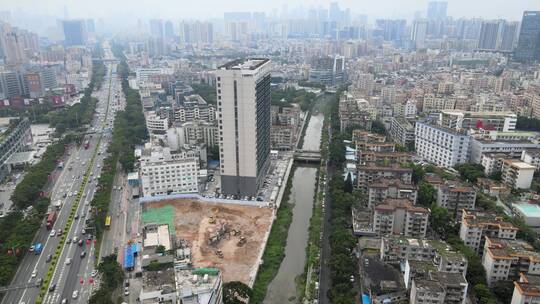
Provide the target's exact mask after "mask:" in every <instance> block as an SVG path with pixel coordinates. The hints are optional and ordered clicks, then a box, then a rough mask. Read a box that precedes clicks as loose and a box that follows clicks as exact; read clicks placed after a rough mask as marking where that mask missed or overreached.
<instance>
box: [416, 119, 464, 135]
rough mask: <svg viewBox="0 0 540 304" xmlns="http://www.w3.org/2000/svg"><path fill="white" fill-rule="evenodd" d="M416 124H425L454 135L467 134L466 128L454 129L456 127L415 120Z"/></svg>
mask: <svg viewBox="0 0 540 304" xmlns="http://www.w3.org/2000/svg"><path fill="white" fill-rule="evenodd" d="M416 125H425V126H428V127H430V128H433V129H436V130H439V131H441V132H445V133H449V134H452V135H456V136H468V135H467V130H462V129H460V130H456V129H452V128H447V127H443V126H440V125H437V124H434V123H431V122H429V121H417V122H416Z"/></svg>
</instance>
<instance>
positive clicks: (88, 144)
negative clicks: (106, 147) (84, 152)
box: [84, 139, 90, 149]
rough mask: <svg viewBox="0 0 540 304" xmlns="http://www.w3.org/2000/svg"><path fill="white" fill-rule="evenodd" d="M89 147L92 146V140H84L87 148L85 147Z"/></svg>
mask: <svg viewBox="0 0 540 304" xmlns="http://www.w3.org/2000/svg"><path fill="white" fill-rule="evenodd" d="M88 147H90V141H89V140H88V139H87V140H86V141H85V142H84V148H85V149H88Z"/></svg>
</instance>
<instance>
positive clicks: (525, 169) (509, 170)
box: [501, 159, 536, 189]
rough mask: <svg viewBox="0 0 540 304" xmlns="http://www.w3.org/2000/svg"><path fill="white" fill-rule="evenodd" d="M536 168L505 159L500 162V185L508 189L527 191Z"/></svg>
mask: <svg viewBox="0 0 540 304" xmlns="http://www.w3.org/2000/svg"><path fill="white" fill-rule="evenodd" d="M534 171H536V167H535V166H533V165H529V164H528V163H525V162H522V161H518V160H514V159H505V160H504V161H503V162H502V168H501V179H502V183H503V184H504V185H505V186H507V187H508V188H509V189H529V188H530V187H531V183H532V180H533V177H534Z"/></svg>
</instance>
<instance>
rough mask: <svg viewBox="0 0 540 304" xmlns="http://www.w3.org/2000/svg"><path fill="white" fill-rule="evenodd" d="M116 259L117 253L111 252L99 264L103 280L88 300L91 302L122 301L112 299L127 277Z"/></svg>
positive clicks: (108, 302)
mask: <svg viewBox="0 0 540 304" xmlns="http://www.w3.org/2000/svg"><path fill="white" fill-rule="evenodd" d="M116 260H117V256H116V254H111V255H109V256H106V257H104V258H103V261H102V262H101V263H100V264H99V266H98V271H99V273H100V274H101V281H102V282H101V284H99V289H97V290H95V291H94V293H92V296H91V297H90V299H89V300H88V303H89V304H114V303H120V302H118V301H113V299H112V297H113V293H114V292H115V290H117V289H118V288H119V287H122V283H123V282H124V277H125V275H124V271H123V269H122V266H121V265H120V264H118V262H117V261H116ZM120 300H121V298H120Z"/></svg>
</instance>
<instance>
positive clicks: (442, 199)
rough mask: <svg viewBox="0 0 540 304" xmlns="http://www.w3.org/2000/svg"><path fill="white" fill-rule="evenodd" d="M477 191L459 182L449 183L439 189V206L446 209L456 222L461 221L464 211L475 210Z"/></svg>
mask: <svg viewBox="0 0 540 304" xmlns="http://www.w3.org/2000/svg"><path fill="white" fill-rule="evenodd" d="M475 203H476V190H474V188H473V187H471V186H467V185H463V184H460V183H459V182H454V181H447V182H446V183H445V184H443V185H440V186H439V187H438V188H437V205H439V206H440V207H443V208H446V209H447V210H448V214H449V215H450V216H451V217H452V218H454V219H455V220H461V211H462V210H463V209H471V210H472V209H474V205H475Z"/></svg>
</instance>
